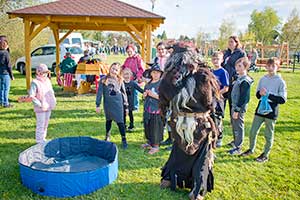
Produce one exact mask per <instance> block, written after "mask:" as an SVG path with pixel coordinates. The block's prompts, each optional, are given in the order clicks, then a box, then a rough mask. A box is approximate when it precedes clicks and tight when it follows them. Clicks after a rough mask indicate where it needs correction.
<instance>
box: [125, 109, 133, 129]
mask: <svg viewBox="0 0 300 200" xmlns="http://www.w3.org/2000/svg"><path fill="white" fill-rule="evenodd" d="M128 115H129V128H133V127H134V118H133V112H132V110H129V111H128ZM124 124H125V125H126V112H125V111H124Z"/></svg>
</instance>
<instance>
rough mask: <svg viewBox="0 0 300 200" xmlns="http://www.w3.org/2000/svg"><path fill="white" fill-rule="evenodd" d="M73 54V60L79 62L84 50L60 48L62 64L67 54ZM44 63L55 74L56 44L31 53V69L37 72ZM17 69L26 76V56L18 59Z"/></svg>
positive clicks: (39, 48)
mask: <svg viewBox="0 0 300 200" xmlns="http://www.w3.org/2000/svg"><path fill="white" fill-rule="evenodd" d="M67 51H69V52H71V54H72V57H73V59H74V60H75V61H76V62H78V61H79V59H80V57H82V56H83V50H82V49H81V48H80V47H65V46H63V45H61V46H60V62H61V61H62V60H63V59H64V56H65V54H66V52H67ZM40 63H44V64H45V65H47V67H48V69H49V70H50V71H52V72H54V73H55V68H56V47H55V45H54V44H47V45H44V46H40V47H38V48H36V49H35V50H33V51H32V52H31V69H32V71H35V69H36V67H37V66H38V65H39V64H40ZM15 68H16V69H17V70H18V71H19V72H20V73H21V74H25V56H23V57H21V58H18V59H17V61H16V64H15Z"/></svg>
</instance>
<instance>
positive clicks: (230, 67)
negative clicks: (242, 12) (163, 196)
mask: <svg viewBox="0 0 300 200" xmlns="http://www.w3.org/2000/svg"><path fill="white" fill-rule="evenodd" d="M241 46H242V45H241V42H240V40H239V38H238V37H237V36H230V37H229V38H228V49H227V50H226V51H225V52H224V57H223V58H224V61H223V63H222V67H223V68H224V69H225V70H226V71H227V72H228V74H229V90H228V92H227V93H225V94H223V96H224V98H225V99H224V107H225V105H226V100H227V99H228V102H229V112H230V116H231V107H232V106H231V90H232V86H233V82H234V81H235V80H236V79H237V73H236V70H235V62H236V61H237V60H238V59H239V58H241V57H245V56H246V53H245V52H244V51H243V50H242V49H241ZM224 111H225V108H224Z"/></svg>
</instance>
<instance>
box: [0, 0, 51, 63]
mask: <svg viewBox="0 0 300 200" xmlns="http://www.w3.org/2000/svg"><path fill="white" fill-rule="evenodd" d="M43 2H44V3H45V1H43ZM40 3H41V1H40V0H29V1H22V0H0V21H1V26H0V33H1V35H6V36H7V37H8V41H9V48H10V51H11V60H12V63H14V61H15V59H16V58H18V57H20V56H23V55H24V27H23V23H22V20H21V19H19V18H14V19H8V15H7V14H6V12H7V11H11V10H14V9H19V8H24V7H26V6H33V5H37V4H40ZM50 34H51V32H50V30H49V29H44V30H43V31H42V32H41V33H39V34H38V35H37V37H35V38H34V40H33V41H32V45H31V46H32V49H33V48H35V47H37V46H40V45H42V44H46V43H47V42H48V39H49V37H50Z"/></svg>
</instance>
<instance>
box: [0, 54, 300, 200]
mask: <svg viewBox="0 0 300 200" xmlns="http://www.w3.org/2000/svg"><path fill="white" fill-rule="evenodd" d="M116 60H119V61H120V62H122V61H123V60H124V57H120V56H111V57H109V59H108V63H111V62H112V61H116ZM15 74H16V75H15V78H16V80H15V81H13V82H12V86H11V92H10V99H11V100H12V103H13V104H14V108H12V109H3V108H0V173H1V176H0V178H1V179H0V199H1V200H2V199H3V200H8V199H9V200H27V199H28V200H29V199H52V198H49V197H42V196H39V195H36V194H34V193H32V192H31V191H30V190H29V189H27V188H25V187H24V186H23V185H22V184H21V181H20V175H19V167H18V155H19V153H20V152H21V151H23V150H25V149H27V148H28V147H30V146H32V145H34V144H35V139H34V137H35V115H34V112H33V106H32V104H30V103H17V102H16V100H17V98H18V97H19V96H21V95H25V94H26V87H25V77H24V76H21V75H19V73H18V72H15ZM263 74H264V73H263V72H259V73H250V75H251V76H252V77H253V78H254V80H255V83H254V85H253V87H252V91H251V101H250V105H249V108H248V112H247V113H246V119H245V126H246V137H245V142H244V149H246V148H247V147H248V133H249V130H250V126H251V121H252V118H253V113H254V110H255V107H256V105H257V102H258V101H257V99H256V98H255V97H254V94H255V89H256V86H257V84H258V80H259V78H260V77H261V76H262V75H263ZM281 75H282V77H283V78H284V80H285V81H286V83H287V86H288V101H287V103H286V104H284V105H282V106H281V107H280V115H279V119H278V122H277V124H276V130H275V142H274V146H273V148H272V151H271V155H270V161H269V162H267V163H264V164H261V163H256V162H254V161H253V159H254V158H255V156H258V155H259V154H260V153H261V151H262V149H263V144H264V137H263V134H260V135H259V136H258V143H257V149H256V152H255V154H254V155H253V156H252V157H250V158H239V157H237V156H229V155H228V154H227V153H226V151H227V150H228V148H227V147H222V148H220V149H217V150H216V156H217V159H216V161H215V165H214V175H215V189H214V190H213V192H212V193H209V194H208V195H207V196H206V197H207V198H206V199H211V200H214V199H228V200H232V199H239V200H241V199H245V200H246V199H247V200H248V199H255V200H256V199H280V200H281V199H300V176H299V174H300V157H299V155H300V118H299V117H300V93H299V91H300V72H299V71H296V72H295V73H291V72H290V71H287V70H285V71H282V72H281ZM52 80H53V83H54V79H52ZM54 86H55V91H56V96H57V100H58V104H57V107H56V109H55V110H54V111H53V113H52V117H51V120H50V125H49V129H48V137H47V138H48V139H53V138H58V137H66V136H91V137H95V138H98V139H103V138H104V135H105V131H104V126H105V124H104V122H105V118H104V115H103V113H102V114H100V115H97V114H96V112H95V95H82V96H73V95H65V94H63V93H62V92H61V89H60V88H58V87H57V86H56V85H54ZM226 112H227V113H226V118H225V122H224V123H225V133H224V134H225V137H224V140H223V142H224V144H226V143H228V142H229V141H231V139H232V134H231V128H230V125H229V120H228V119H229V118H228V111H227V110H226ZM134 115H135V125H136V127H137V128H136V130H135V131H134V132H133V133H128V134H127V138H128V142H129V148H128V150H126V151H124V150H122V149H121V148H119V175H118V178H117V180H116V181H115V182H114V183H113V184H111V185H109V186H107V187H105V188H103V189H100V190H98V191H96V192H94V193H92V194H89V195H85V196H79V197H75V198H72V199H78V200H79V199H80V200H83V199H84V200H86V199H90V200H92V199H94V200H99V199H103V200H104V199H105V200H113V199H128V200H133V199H151V200H158V199H170V200H171V199H172V200H175V199H176V200H177V199H188V197H187V195H188V192H189V191H188V190H186V189H178V190H177V192H171V191H170V190H161V189H160V188H159V182H160V172H161V170H160V168H161V167H162V166H163V165H164V163H165V162H166V160H167V158H168V156H169V153H170V152H169V151H166V150H161V151H160V152H159V153H157V154H155V155H148V154H147V153H146V152H144V151H143V150H141V149H140V145H141V144H142V143H143V142H144V139H143V128H142V127H143V126H142V123H141V122H142V108H140V111H139V112H136V113H134ZM263 129H264V128H262V131H263ZM261 133H262V132H261ZM120 141H121V138H120V135H119V132H118V129H117V127H116V125H114V126H113V130H112V142H115V143H116V144H117V146H118V147H120V143H121V142H120Z"/></svg>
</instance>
